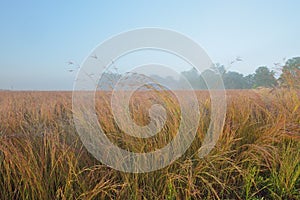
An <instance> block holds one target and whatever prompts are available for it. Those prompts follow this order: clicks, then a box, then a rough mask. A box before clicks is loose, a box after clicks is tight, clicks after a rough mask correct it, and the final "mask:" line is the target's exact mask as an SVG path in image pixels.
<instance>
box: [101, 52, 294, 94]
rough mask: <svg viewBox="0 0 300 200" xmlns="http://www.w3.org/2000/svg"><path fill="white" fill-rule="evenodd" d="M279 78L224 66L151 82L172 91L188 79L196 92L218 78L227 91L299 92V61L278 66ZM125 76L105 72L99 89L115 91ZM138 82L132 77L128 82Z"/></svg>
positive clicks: (269, 72) (271, 73) (271, 72)
mask: <svg viewBox="0 0 300 200" xmlns="http://www.w3.org/2000/svg"><path fill="white" fill-rule="evenodd" d="M277 67H278V68H279V73H280V74H279V75H277V76H276V72H275V71H274V70H271V69H270V68H268V67H267V66H260V67H258V68H257V69H256V70H255V72H254V73H253V74H249V75H246V76H245V75H243V74H241V73H239V72H234V71H227V70H226V68H225V67H224V65H220V64H214V65H213V66H212V67H211V68H210V69H207V70H204V71H203V72H202V73H201V74H199V73H198V71H197V70H196V69H195V68H192V69H190V70H188V71H183V72H181V77H182V78H180V79H179V80H175V79H174V78H173V77H171V76H167V77H161V76H158V75H152V76H150V78H152V79H153V80H155V81H156V82H157V83H159V84H160V85H172V88H173V89H176V88H177V89H185V88H182V85H183V80H182V79H186V80H187V81H188V82H189V83H190V85H191V86H192V88H193V89H199V90H203V89H207V84H206V82H205V81H214V80H217V76H218V77H220V76H221V78H222V79H223V83H224V87H225V88H226V89H255V88H259V87H265V88H274V87H289V88H291V87H292V88H297V89H300V57H293V58H290V59H288V60H287V61H286V62H285V63H284V64H282V65H280V66H277ZM121 77H122V75H120V74H118V73H112V72H106V73H105V74H104V76H102V78H101V79H100V82H99V87H100V88H101V89H112V88H114V85H115V84H116V83H117V82H118V80H119V79H120V78H121ZM130 77H132V78H135V76H133V75H129V76H128V77H127V78H130Z"/></svg>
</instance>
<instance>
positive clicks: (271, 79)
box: [254, 66, 277, 87]
mask: <svg viewBox="0 0 300 200" xmlns="http://www.w3.org/2000/svg"><path fill="white" fill-rule="evenodd" d="M274 75H275V72H274V71H270V70H269V68H267V67H266V66H262V67H259V68H257V69H256V70H255V74H254V81H255V84H254V87H274V86H276V85H277V80H276V78H275V76H274Z"/></svg>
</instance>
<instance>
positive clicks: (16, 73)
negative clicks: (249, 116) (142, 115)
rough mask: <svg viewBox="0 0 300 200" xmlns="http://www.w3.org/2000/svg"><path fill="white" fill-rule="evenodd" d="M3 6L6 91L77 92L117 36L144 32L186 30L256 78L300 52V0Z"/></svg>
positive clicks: (0, 48)
mask: <svg viewBox="0 0 300 200" xmlns="http://www.w3.org/2000/svg"><path fill="white" fill-rule="evenodd" d="M80 2H81V3H79V1H68V2H67V1H48V3H45V1H19V2H18V3H16V1H1V2H0V28H1V29H0V70H1V72H0V89H1V88H2V89H10V88H11V87H13V88H14V89H18V90H19V89H22V90H23V89H27V90H36V89H38V90H49V89H50V90H58V89H71V88H72V86H73V80H74V78H75V75H76V74H75V73H69V72H68V71H67V69H69V68H70V67H69V66H68V64H67V62H68V61H70V60H72V61H75V62H77V63H79V64H80V63H82V61H83V60H84V58H85V57H86V56H88V54H89V53H90V52H91V50H92V49H94V48H95V47H96V46H97V45H98V44H99V43H101V42H102V41H104V40H105V39H107V38H109V37H110V36H112V35H115V34H118V33H119V32H124V31H126V30H131V29H134V28H141V27H161V28H168V29H173V30H176V31H178V32H181V33H183V34H185V35H187V36H189V37H191V38H192V39H194V40H195V41H196V42H198V43H199V44H200V45H201V46H202V47H203V48H204V49H205V50H206V52H207V53H208V55H209V56H210V57H211V59H212V60H213V62H219V63H223V64H225V65H227V64H228V63H229V62H230V61H231V60H233V59H234V58H235V57H236V56H241V57H242V58H243V60H244V61H243V62H241V63H239V64H236V65H233V66H232V67H231V68H230V70H234V71H239V72H242V73H244V74H249V73H253V72H254V70H255V69H256V68H257V67H258V66H261V65H267V66H269V67H273V66H274V65H273V63H275V62H280V61H282V58H284V57H287V58H290V57H293V56H299V55H300V39H299V38H300V37H299V36H300V26H299V23H300V22H299V21H300V12H299V7H300V1H297V0H295V1H275V0H270V1H261V0H256V1H253V0H252V1H221V0H220V1H176V2H175V1H166V0H164V1H149V0H141V1H105V2H104V1H80Z"/></svg>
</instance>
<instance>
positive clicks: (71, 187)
mask: <svg viewBox="0 0 300 200" xmlns="http://www.w3.org/2000/svg"><path fill="white" fill-rule="evenodd" d="M227 95H228V109H227V116H226V122H225V127H224V130H223V133H222V134H221V136H220V139H219V141H218V143H217V145H216V147H215V148H214V149H213V150H212V151H211V152H210V154H209V155H208V156H206V157H204V158H199V157H198V156H197V150H198V149H199V148H200V147H201V143H202V141H203V137H204V135H205V133H206V130H207V129H208V125H209V117H210V100H209V98H208V97H209V96H208V93H207V92H204V91H199V92H197V96H198V100H199V105H200V113H201V119H200V121H199V127H198V130H197V135H196V138H195V140H194V141H193V143H192V145H191V146H190V148H189V149H188V150H187V151H186V153H185V154H184V155H183V156H182V157H181V158H179V159H178V160H176V161H175V162H173V163H172V164H170V165H169V166H167V167H165V168H163V169H161V170H158V171H154V172H150V173H144V174H130V173H123V172H119V171H116V170H114V169H111V168H109V167H106V166H105V165H103V164H101V163H100V162H99V161H97V160H96V159H94V158H93V156H92V155H91V154H89V153H88V152H87V150H86V149H85V147H84V146H83V145H82V143H81V141H80V139H79V137H78V136H77V133H76V130H75V127H74V123H73V117H72V116H73V115H72V109H71V103H72V102H71V96H72V94H71V93H70V92H1V93H0V199H300V100H299V96H300V95H299V92H298V93H297V91H292V90H274V91H272V92H270V91H253V90H245V91H227ZM110 96H111V94H110V93H109V92H98V93H97V95H96V99H97V100H96V103H97V105H96V110H97V115H98V118H99V122H100V124H101V126H102V127H103V129H104V130H105V132H107V133H110V134H108V135H107V136H108V137H109V138H110V139H111V141H113V142H114V143H115V144H116V145H119V146H120V147H122V148H125V149H130V150H131V151H135V152H148V151H152V150H155V149H157V148H161V147H163V146H164V145H166V144H167V143H168V142H170V140H171V139H172V138H173V137H174V135H175V134H176V131H177V128H178V126H179V120H180V118H179V116H180V110H179V109H178V106H179V105H178V102H177V101H176V100H175V99H174V96H172V95H169V94H167V93H166V92H165V91H161V92H160V94H159V93H151V94H150V93H149V92H148V93H147V91H146V92H145V91H144V92H140V93H136V94H135V95H134V97H133V99H132V102H131V105H130V110H131V113H132V118H133V119H134V120H135V122H136V123H137V124H140V125H145V124H147V123H149V115H148V113H147V109H148V108H149V107H150V105H151V104H153V103H162V104H163V105H164V106H165V107H166V109H167V122H166V124H165V126H164V127H163V129H162V131H161V132H160V133H158V134H157V135H156V136H154V137H152V138H148V139H141V138H134V137H131V136H128V135H126V133H124V132H123V131H122V130H120V129H119V128H118V126H117V125H116V123H115V122H114V121H113V116H112V113H111V108H110V100H109V98H110Z"/></svg>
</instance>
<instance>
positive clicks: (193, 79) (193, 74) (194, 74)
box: [181, 68, 204, 89]
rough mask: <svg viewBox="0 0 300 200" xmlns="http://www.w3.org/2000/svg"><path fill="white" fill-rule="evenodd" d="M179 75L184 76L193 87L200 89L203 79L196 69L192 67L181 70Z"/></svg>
mask: <svg viewBox="0 0 300 200" xmlns="http://www.w3.org/2000/svg"><path fill="white" fill-rule="evenodd" d="M181 75H182V76H184V77H185V78H186V79H187V80H188V81H189V83H190V84H191V86H192V87H193V89H202V86H203V82H204V81H203V79H202V78H201V77H200V75H199V73H198V71H197V69H195V68H192V69H190V70H189V71H183V72H181ZM181 81H182V80H181Z"/></svg>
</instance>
